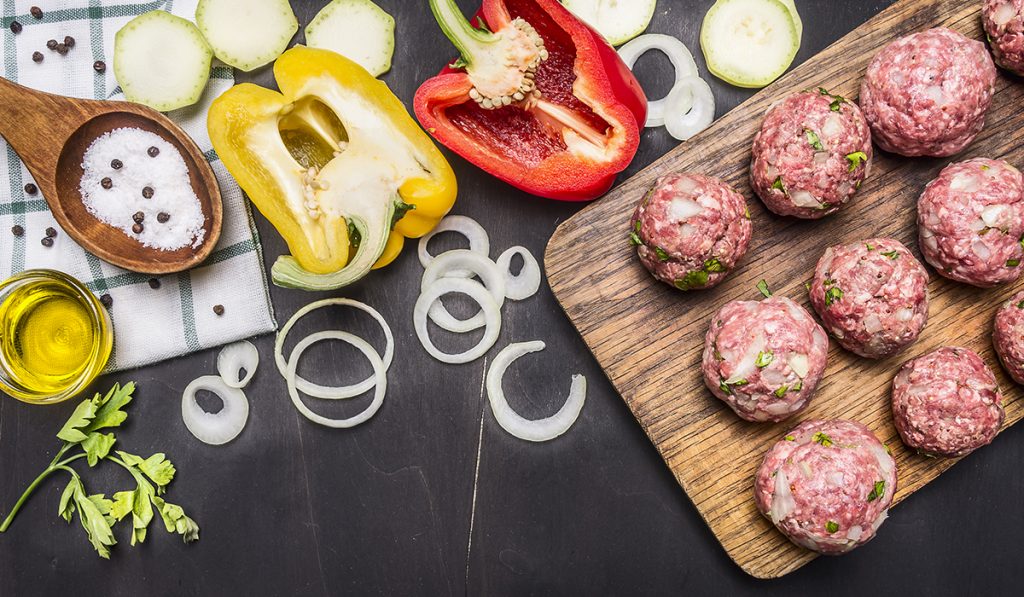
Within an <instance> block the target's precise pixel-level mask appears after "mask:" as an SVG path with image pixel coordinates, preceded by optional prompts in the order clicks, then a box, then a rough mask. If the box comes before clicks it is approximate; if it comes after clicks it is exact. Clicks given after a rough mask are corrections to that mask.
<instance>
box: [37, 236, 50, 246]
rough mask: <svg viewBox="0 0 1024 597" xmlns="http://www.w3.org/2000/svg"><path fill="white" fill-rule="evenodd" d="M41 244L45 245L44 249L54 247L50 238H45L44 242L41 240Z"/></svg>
mask: <svg viewBox="0 0 1024 597" xmlns="http://www.w3.org/2000/svg"><path fill="white" fill-rule="evenodd" d="M39 242H41V243H43V246H44V247H52V246H53V239H52V238H50V237H49V236H44V237H43V240H41V241H39Z"/></svg>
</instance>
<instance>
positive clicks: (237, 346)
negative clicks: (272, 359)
mask: <svg viewBox="0 0 1024 597" xmlns="http://www.w3.org/2000/svg"><path fill="white" fill-rule="evenodd" d="M259 365H260V352H259V351H258V350H256V347H255V346H253V345H252V342H246V341H245V340H242V341H241V342H235V343H234V344H229V345H227V346H225V347H224V348H222V349H221V351H220V354H218V355H217V373H219V374H220V376H221V377H222V378H223V379H224V383H226V384H227V385H228V387H231V388H239V389H241V388H244V387H245V386H247V385H249V382H250V381H252V376H253V375H256V368H257V367H259ZM243 369H244V370H245V377H242V378H239V374H240V373H241V371H242V370H243Z"/></svg>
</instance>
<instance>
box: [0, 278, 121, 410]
mask: <svg viewBox="0 0 1024 597" xmlns="http://www.w3.org/2000/svg"><path fill="white" fill-rule="evenodd" d="M113 336H114V335H113V332H112V326H111V324H110V316H109V315H108V314H107V311H106V309H104V308H103V305H102V304H100V302H99V300H97V299H96V297H95V296H93V294H92V293H91V292H89V289H88V288H86V287H85V286H84V285H83V284H82V283H81V282H79V281H78V280H76V279H74V278H72V277H71V276H69V275H67V274H64V273H62V272H58V271H55V270H44V269H37V270H28V271H25V272H22V273H20V274H17V275H15V276H13V277H11V278H10V279H8V280H7V281H6V282H4V283H3V284H0V390H3V391H4V392H5V393H7V394H8V395H10V396H13V397H14V398H17V399H18V400H21V401H23V402H28V403H31V404H52V403H56V402H61V401H63V400H67V399H68V398H71V397H73V396H75V395H76V394H78V393H79V392H81V391H82V390H84V389H85V388H86V386H88V385H89V384H90V383H92V381H93V380H94V379H96V377H97V376H98V375H99V374H100V372H101V371H103V367H105V366H106V364H107V360H108V359H109V358H110V351H111V349H112V348H113V345H114V337H113Z"/></svg>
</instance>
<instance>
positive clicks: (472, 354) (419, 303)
mask: <svg viewBox="0 0 1024 597" xmlns="http://www.w3.org/2000/svg"><path fill="white" fill-rule="evenodd" d="M450 293H458V294H464V295H466V296H468V297H469V298H471V299H473V300H475V301H476V302H477V303H479V304H480V307H481V309H482V310H483V314H484V321H485V326H484V336H483V338H481V339H480V342H478V343H477V345H476V346H474V347H473V348H470V349H469V350H467V351H465V352H461V353H459V354H447V353H444V352H441V351H440V350H438V349H437V347H436V346H434V343H433V342H431V340H430V332H429V330H427V312H428V311H429V310H430V305H432V304H434V301H436V300H437V299H439V298H441V297H442V296H444V295H446V294H450ZM412 321H413V325H414V327H415V328H416V336H418V337H419V339H420V343H421V344H423V348H424V350H426V351H427V352H428V353H429V354H430V356H432V357H434V358H435V359H437V360H439V361H441V362H442V363H451V364H461V363H469V362H471V361H474V360H476V359H478V358H480V357H481V356H483V355H484V353H486V352H487V351H488V350H490V348H491V347H492V346H494V343H495V342H497V341H498V334H499V333H500V332H501V309H500V307H498V303H497V302H496V301H495V300H494V297H492V296H491V293H489V292H487V289H486V288H484V287H483V285H481V284H480V283H478V282H474V281H472V280H465V279H461V278H441V279H439V280H437V281H436V282H434V283H433V284H431V285H430V286H428V287H427V288H426V289H424V290H423V294H421V295H420V297H419V298H418V299H416V306H415V307H414V308H413V312H412Z"/></svg>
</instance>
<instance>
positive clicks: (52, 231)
mask: <svg viewBox="0 0 1024 597" xmlns="http://www.w3.org/2000/svg"><path fill="white" fill-rule="evenodd" d="M46 236H47V237H49V238H55V237H56V236H57V231H56V230H55V229H54V228H53V226H50V227H49V228H47V229H46Z"/></svg>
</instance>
